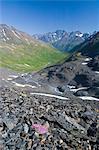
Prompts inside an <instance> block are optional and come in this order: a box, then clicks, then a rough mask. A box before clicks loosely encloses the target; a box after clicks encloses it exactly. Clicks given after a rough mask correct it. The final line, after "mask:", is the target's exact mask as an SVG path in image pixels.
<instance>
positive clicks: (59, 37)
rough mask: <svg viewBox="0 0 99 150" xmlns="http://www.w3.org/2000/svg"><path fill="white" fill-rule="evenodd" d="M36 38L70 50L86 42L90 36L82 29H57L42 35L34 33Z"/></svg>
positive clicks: (64, 49) (61, 48)
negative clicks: (81, 30)
mask: <svg viewBox="0 0 99 150" xmlns="http://www.w3.org/2000/svg"><path fill="white" fill-rule="evenodd" d="M33 37H34V38H35V39H39V40H42V41H44V42H47V43H50V44H52V45H53V46H54V47H55V48H58V49H59V50H62V51H70V50H71V49H72V48H74V47H75V46H77V45H79V44H80V43H82V42H84V41H85V40H86V39H87V38H88V37H89V34H88V33H84V34H83V33H81V32H80V31H75V32H70V33H68V32H66V31H64V30H57V31H55V32H49V33H46V34H41V35H33Z"/></svg>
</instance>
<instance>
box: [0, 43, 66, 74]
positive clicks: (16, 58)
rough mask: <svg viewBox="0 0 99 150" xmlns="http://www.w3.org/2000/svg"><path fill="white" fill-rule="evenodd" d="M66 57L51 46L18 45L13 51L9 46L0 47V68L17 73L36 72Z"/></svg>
mask: <svg viewBox="0 0 99 150" xmlns="http://www.w3.org/2000/svg"><path fill="white" fill-rule="evenodd" d="M67 57H68V53H61V52H60V51H57V50H56V49H54V48H53V47H51V46H43V45H42V46H39V45H38V46H35V47H33V46H32V45H24V46H23V45H19V46H16V47H15V48H14V49H13V47H11V46H9V45H7V44H6V45H3V46H1V47H0V66H1V67H6V68H10V69H12V70H15V71H18V72H31V71H38V70H40V69H42V68H45V67H47V66H50V65H53V64H55V63H57V62H59V61H62V60H64V59H65V58H67Z"/></svg>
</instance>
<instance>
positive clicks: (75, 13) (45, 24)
mask: <svg viewBox="0 0 99 150" xmlns="http://www.w3.org/2000/svg"><path fill="white" fill-rule="evenodd" d="M0 3H1V19H0V23H5V24H8V25H12V26H14V27H16V28H18V29H19V30H22V31H25V32H27V33H30V34H35V33H45V32H49V31H55V30H57V29H64V30H66V31H75V30H80V31H82V32H93V31H94V30H99V18H98V16H99V1H98V0H68V1H67V0H63V1H62V0H61V1H59V0H58V1H57V0H56V1H55V0H50V1H48V0H46V1H42V0H0Z"/></svg>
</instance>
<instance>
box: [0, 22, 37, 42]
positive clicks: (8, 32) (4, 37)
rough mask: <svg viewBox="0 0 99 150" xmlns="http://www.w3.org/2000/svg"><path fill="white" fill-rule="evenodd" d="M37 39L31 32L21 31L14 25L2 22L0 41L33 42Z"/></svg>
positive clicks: (0, 25)
mask: <svg viewBox="0 0 99 150" xmlns="http://www.w3.org/2000/svg"><path fill="white" fill-rule="evenodd" d="M36 41H37V40H36V39H33V37H32V36H30V35H29V34H27V33H25V32H22V31H19V30H17V29H16V28H14V27H13V26H8V25H6V24H0V42H5V43H8V44H10V43H13V44H23V43H25V44H31V43H35V42H36Z"/></svg>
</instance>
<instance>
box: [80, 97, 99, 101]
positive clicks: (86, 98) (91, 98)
mask: <svg viewBox="0 0 99 150" xmlns="http://www.w3.org/2000/svg"><path fill="white" fill-rule="evenodd" d="M79 98H81V99H82V100H92V101H99V99H98V98H95V97H92V96H80V97H79Z"/></svg>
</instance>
